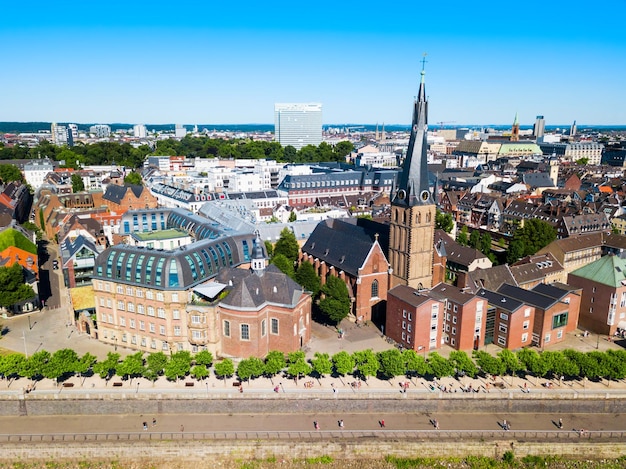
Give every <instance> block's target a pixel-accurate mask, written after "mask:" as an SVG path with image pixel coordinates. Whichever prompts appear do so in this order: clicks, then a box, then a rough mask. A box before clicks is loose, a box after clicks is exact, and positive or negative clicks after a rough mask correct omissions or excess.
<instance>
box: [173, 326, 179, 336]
mask: <svg viewBox="0 0 626 469" xmlns="http://www.w3.org/2000/svg"><path fill="white" fill-rule="evenodd" d="M174 335H175V336H180V326H174Z"/></svg>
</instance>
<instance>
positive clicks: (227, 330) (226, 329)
mask: <svg viewBox="0 0 626 469" xmlns="http://www.w3.org/2000/svg"><path fill="white" fill-rule="evenodd" d="M224 337H230V321H224Z"/></svg>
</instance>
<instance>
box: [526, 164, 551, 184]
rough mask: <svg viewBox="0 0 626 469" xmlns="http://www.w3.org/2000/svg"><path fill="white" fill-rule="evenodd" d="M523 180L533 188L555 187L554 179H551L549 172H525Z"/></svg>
mask: <svg viewBox="0 0 626 469" xmlns="http://www.w3.org/2000/svg"><path fill="white" fill-rule="evenodd" d="M518 169H519V167H518ZM523 181H524V184H528V185H529V186H530V187H532V188H536V187H554V181H553V180H552V179H550V175H549V174H548V173H524V176H523Z"/></svg>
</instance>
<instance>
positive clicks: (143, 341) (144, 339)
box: [141, 337, 146, 347]
mask: <svg viewBox="0 0 626 469" xmlns="http://www.w3.org/2000/svg"><path fill="white" fill-rule="evenodd" d="M141 346H142V347H145V346H146V338H145V337H142V338H141Z"/></svg>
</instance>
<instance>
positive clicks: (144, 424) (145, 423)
mask: <svg viewBox="0 0 626 469" xmlns="http://www.w3.org/2000/svg"><path fill="white" fill-rule="evenodd" d="M143 429H144V431H146V430H148V422H144V423H143Z"/></svg>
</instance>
